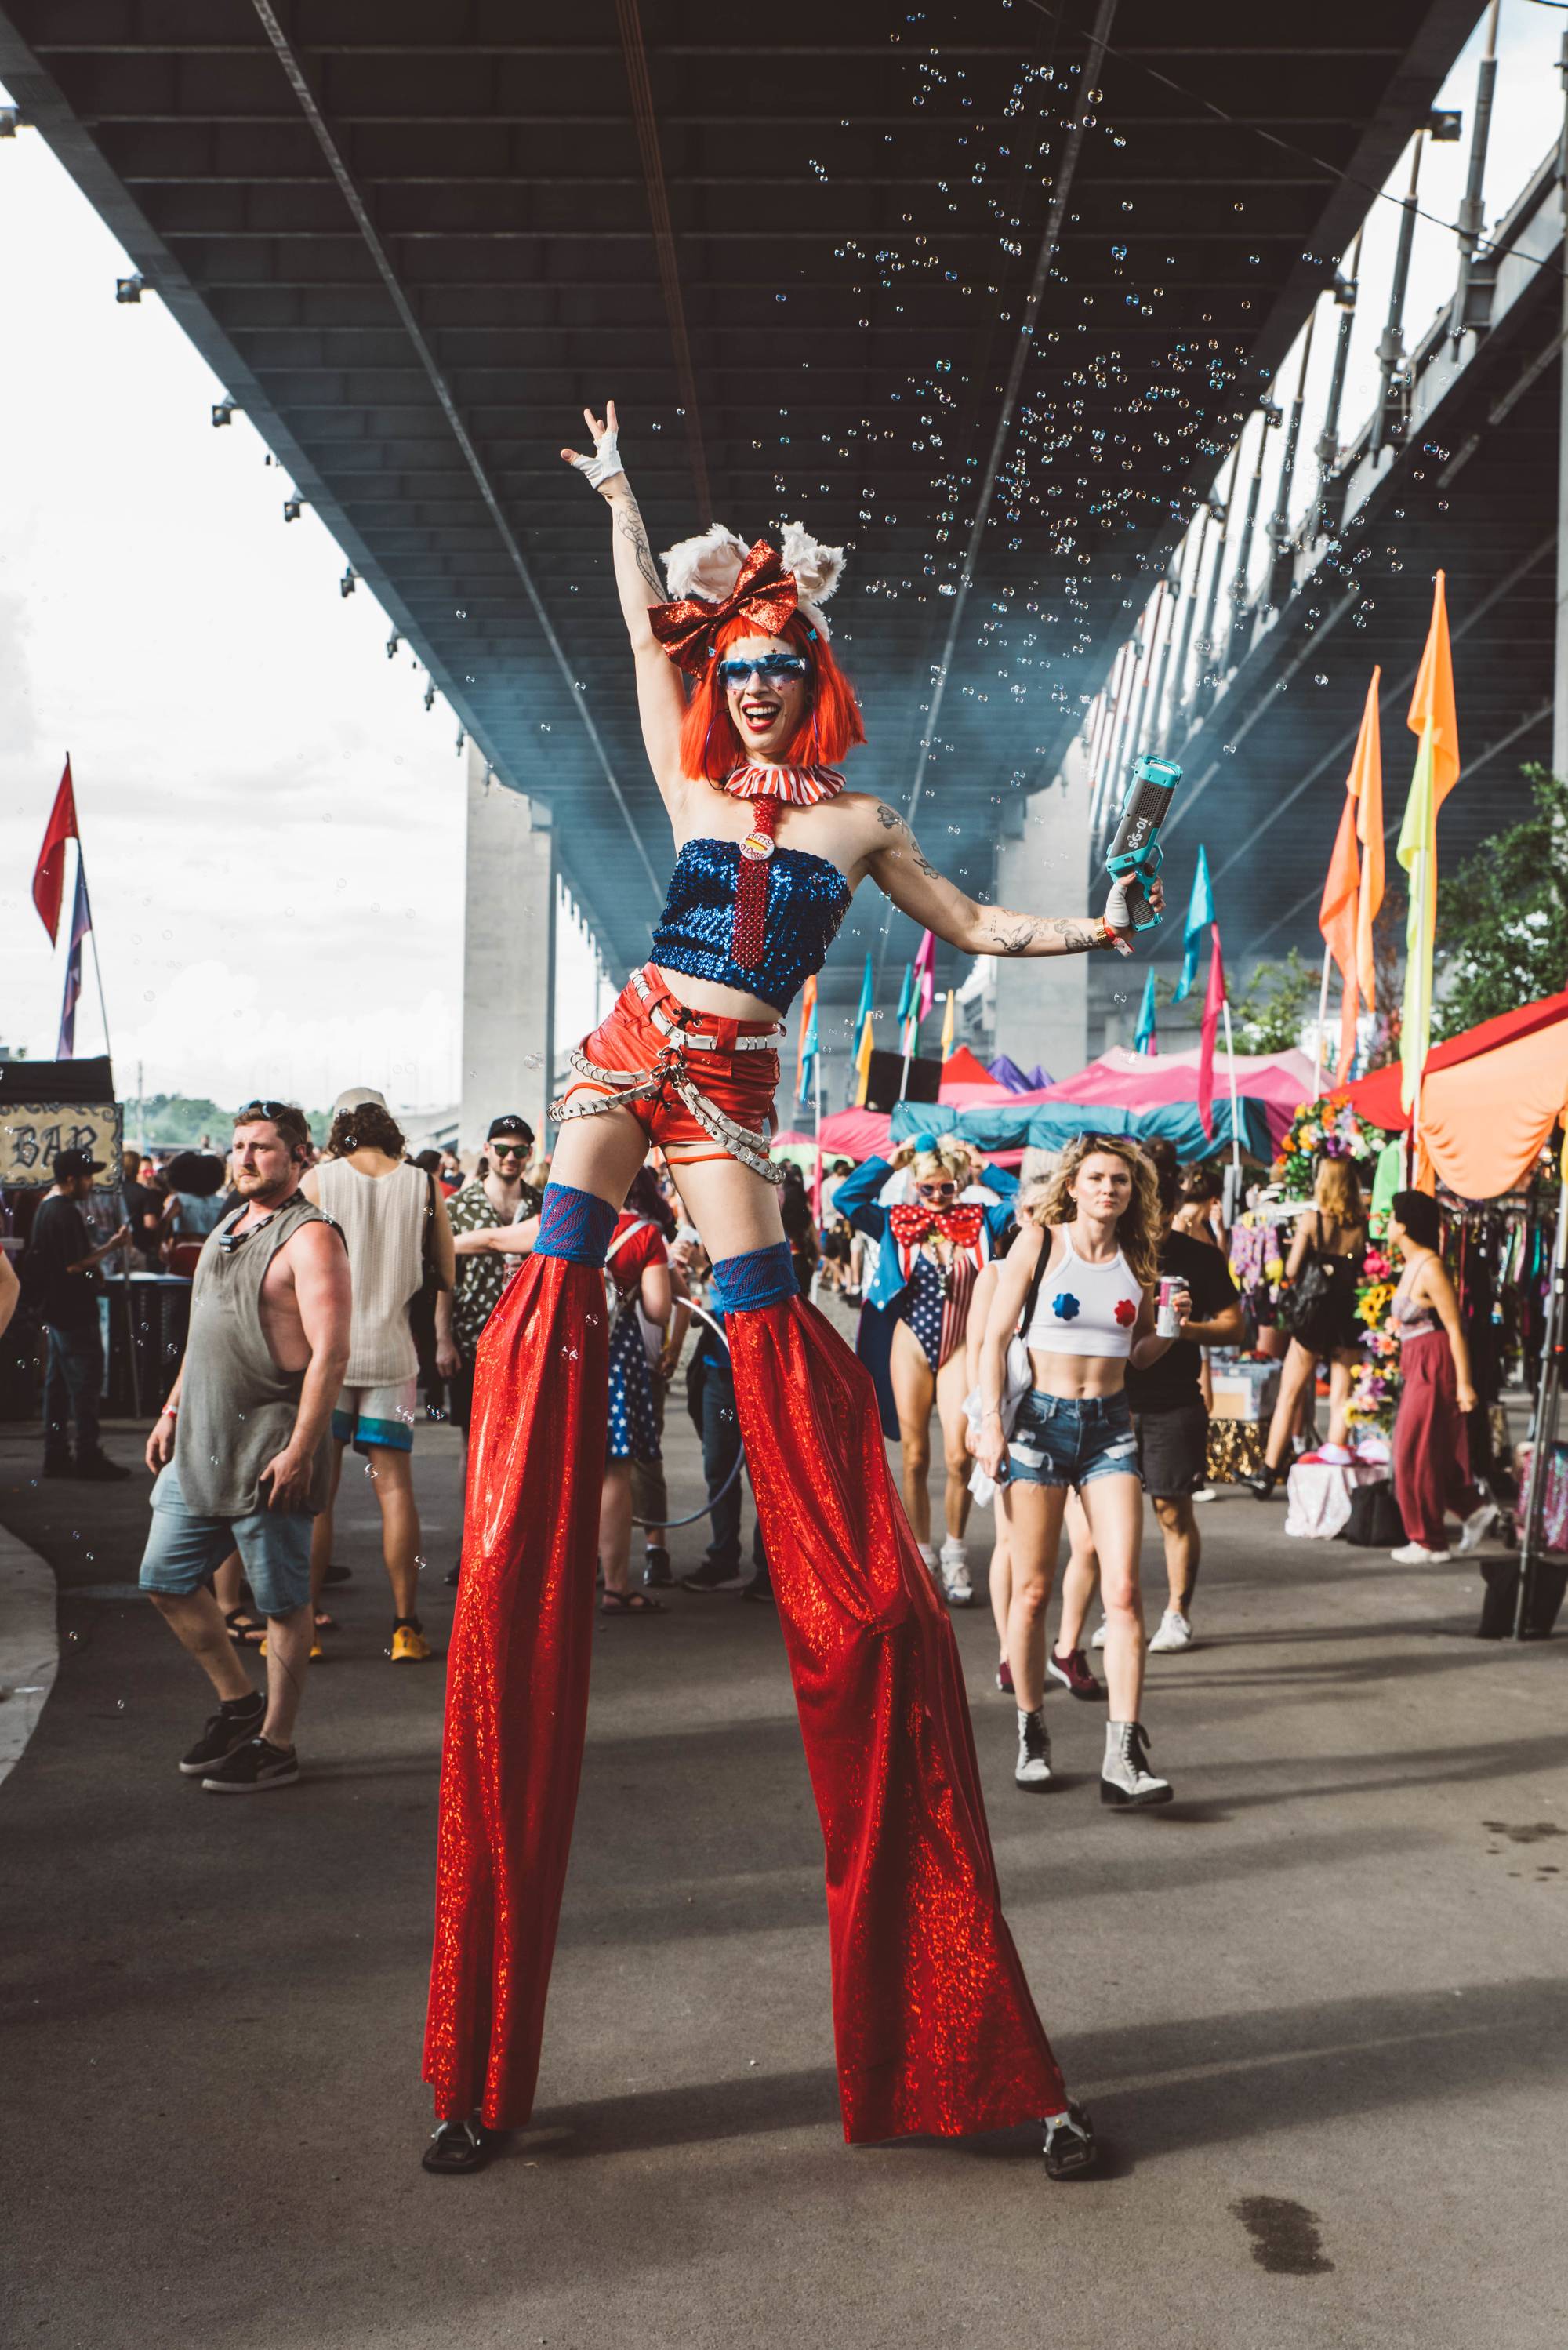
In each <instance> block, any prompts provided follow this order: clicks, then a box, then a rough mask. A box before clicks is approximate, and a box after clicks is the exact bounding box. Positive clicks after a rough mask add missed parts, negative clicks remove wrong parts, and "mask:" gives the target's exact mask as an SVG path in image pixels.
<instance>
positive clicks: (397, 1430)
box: [300, 1086, 458, 1665]
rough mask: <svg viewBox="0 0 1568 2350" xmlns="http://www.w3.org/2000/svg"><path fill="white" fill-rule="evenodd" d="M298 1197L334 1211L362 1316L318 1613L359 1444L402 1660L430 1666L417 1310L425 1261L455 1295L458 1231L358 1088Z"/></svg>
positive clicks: (314, 1562)
mask: <svg viewBox="0 0 1568 2350" xmlns="http://www.w3.org/2000/svg"><path fill="white" fill-rule="evenodd" d="M300 1190H301V1191H303V1193H304V1194H305V1196H306V1199H307V1200H313V1201H315V1202H316V1204H317V1207H318V1208H323V1209H325V1210H326V1211H327V1214H328V1215H329V1216H330V1217H331V1219H332V1221H333V1222H334V1223H335V1224H337V1226H338V1228H339V1229H340V1231H341V1232H342V1234H343V1237H344V1239H345V1240H346V1241H347V1243H348V1269H349V1273H350V1275H351V1277H352V1280H353V1284H354V1319H353V1324H352V1327H351V1330H350V1333H349V1342H348V1369H347V1371H346V1372H345V1373H344V1376H343V1385H342V1388H341V1389H340V1391H339V1393H338V1397H337V1409H336V1410H335V1411H334V1412H333V1414H332V1438H333V1461H332V1500H331V1501H329V1502H328V1503H327V1507H326V1509H325V1510H323V1512H322V1513H321V1515H320V1516H319V1517H318V1518H317V1521H316V1538H315V1542H314V1544H313V1547H312V1551H311V1578H312V1582H313V1584H314V1586H315V1597H316V1603H317V1607H319V1606H320V1602H321V1589H322V1585H323V1583H324V1581H325V1578H326V1575H327V1565H328V1563H329V1562H330V1560H331V1557H332V1503H333V1502H335V1501H336V1499H337V1482H338V1479H339V1478H340V1477H341V1476H342V1474H343V1455H344V1452H345V1451H346V1450H347V1449H348V1446H349V1445H352V1446H353V1448H354V1450H355V1451H356V1452H359V1453H363V1455H364V1457H365V1462H366V1467H367V1469H368V1471H369V1474H370V1476H371V1477H372V1478H373V1480H374V1482H375V1488H376V1500H377V1502H378V1503H379V1506H380V1512H381V1555H382V1557H383V1559H384V1560H385V1561H386V1566H387V1577H388V1580H389V1583H390V1584H391V1586H392V1639H391V1648H390V1650H389V1653H390V1656H391V1659H392V1662H393V1663H394V1664H396V1665H401V1664H421V1663H423V1662H425V1661H426V1660H427V1659H430V1658H431V1657H433V1656H434V1654H435V1650H434V1649H433V1648H431V1644H430V1642H429V1641H428V1640H427V1639H426V1638H425V1635H424V1627H423V1626H422V1625H421V1622H420V1614H419V1578H420V1545H421V1534H420V1513H419V1509H418V1506H417V1504H416V1503H415V1501H414V1480H413V1460H412V1454H413V1446H414V1409H415V1404H416V1400H417V1398H418V1392H419V1353H418V1350H417V1348H416V1347H415V1345H414V1334H413V1327H412V1325H411V1324H410V1320H409V1306H410V1302H411V1300H412V1299H413V1298H414V1296H415V1295H417V1294H418V1291H419V1289H420V1285H421V1282H422V1280H423V1277H424V1268H425V1263H426V1260H427V1258H428V1260H429V1262H430V1263H431V1264H432V1265H433V1267H434V1268H435V1273H436V1277H437V1279H438V1281H439V1282H440V1284H441V1287H442V1289H444V1290H448V1291H450V1290H451V1288H452V1274H453V1270H454V1267H455V1264H456V1259H455V1257H454V1256H453V1254H452V1225H451V1222H449V1220H448V1217H447V1212H446V1207H445V1204H444V1202H443V1201H441V1198H440V1197H439V1196H438V1193H437V1190H436V1183H435V1178H434V1177H433V1176H431V1175H427V1174H426V1172H425V1170H424V1169H423V1168H422V1167H415V1166H414V1165H413V1164H412V1163H411V1162H410V1160H409V1159H406V1158H405V1157H404V1143H403V1134H402V1128H400V1126H399V1124H398V1122H397V1120H396V1118H394V1117H393V1116H392V1114H391V1111H390V1110H389V1108H388V1107H387V1104H386V1100H385V1097H383V1096H382V1095H380V1094H379V1093H376V1092H374V1091H373V1090H372V1089H371V1088H370V1087H369V1086H355V1087H350V1088H349V1090H348V1092H347V1093H341V1094H339V1095H338V1097H337V1100H336V1101H335V1102H334V1104H333V1106H332V1130H331V1132H330V1134H329V1135H328V1136H327V1155H326V1157H325V1158H324V1159H322V1160H321V1162H320V1164H319V1165H318V1166H316V1167H313V1168H312V1169H311V1170H310V1172H309V1174H308V1175H307V1176H306V1179H305V1180H304V1182H303V1183H302V1184H301V1185H300ZM436 1359H437V1368H438V1369H439V1370H440V1372H441V1377H442V1378H453V1377H454V1376H455V1375H456V1372H457V1368H458V1357H457V1349H456V1348H455V1347H454V1346H453V1345H452V1340H451V1338H450V1336H442V1338H441V1341H440V1342H439V1345H438V1347H437V1358H436Z"/></svg>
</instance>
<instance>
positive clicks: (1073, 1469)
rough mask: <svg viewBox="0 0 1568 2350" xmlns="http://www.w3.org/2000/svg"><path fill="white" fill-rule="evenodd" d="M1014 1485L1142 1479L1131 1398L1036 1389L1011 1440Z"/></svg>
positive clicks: (1024, 1405) (1020, 1409)
mask: <svg viewBox="0 0 1568 2350" xmlns="http://www.w3.org/2000/svg"><path fill="white" fill-rule="evenodd" d="M1007 1457H1008V1461H1009V1465H1010V1470H1011V1473H1012V1480H1013V1482H1014V1483H1015V1484H1020V1485H1078V1486H1083V1485H1087V1484H1090V1483H1091V1482H1093V1481H1094V1479H1095V1478H1096V1477H1136V1476H1137V1473H1138V1469H1137V1438H1136V1437H1135V1436H1134V1434H1133V1424H1132V1411H1131V1409H1130V1407H1129V1405H1128V1403H1127V1397H1126V1396H1125V1395H1110V1396H1054V1395H1044V1394H1043V1393H1042V1391H1041V1390H1040V1388H1031V1389H1030V1391H1029V1393H1028V1394H1027V1395H1026V1396H1025V1397H1024V1399H1023V1402H1022V1403H1021V1404H1020V1405H1019V1407H1018V1418H1017V1419H1015V1420H1014V1421H1013V1423H1012V1435H1011V1436H1010V1437H1009V1438H1008V1440H1007Z"/></svg>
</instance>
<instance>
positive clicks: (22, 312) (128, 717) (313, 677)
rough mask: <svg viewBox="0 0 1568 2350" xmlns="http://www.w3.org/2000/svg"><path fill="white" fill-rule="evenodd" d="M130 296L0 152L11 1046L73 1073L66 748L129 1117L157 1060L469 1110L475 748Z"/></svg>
mask: <svg viewBox="0 0 1568 2350" xmlns="http://www.w3.org/2000/svg"><path fill="white" fill-rule="evenodd" d="M128 270H129V265H128V263H127V262H126V260H125V258H124V256H123V255H122V254H121V253H120V252H119V247H118V245H117V244H116V242H115V240H114V238H113V237H112V236H111V235H110V234H109V232H108V231H107V230H106V229H105V228H104V226H103V224H102V223H101V222H100V221H99V218H98V216H97V214H96V213H94V212H93V211H92V209H91V207H90V206H89V205H88V203H87V202H86V200H85V199H84V198H83V197H82V196H80V195H79V194H78V192H77V190H76V188H75V186H74V185H73V183H72V182H71V181H70V180H69V179H68V178H67V175H66V173H65V172H64V171H63V170H62V169H61V168H60V166H59V165H58V164H57V162H56V161H55V160H54V158H53V157H52V156H51V154H50V153H49V151H48V149H47V147H46V146H45V144H44V142H43V140H41V139H40V138H39V137H38V136H37V134H36V132H32V131H23V132H21V133H19V134H18V136H17V137H16V139H15V140H5V141H3V142H0V315H3V316H4V317H5V348H6V359H5V365H4V366H3V367H0V448H4V450H5V527H4V530H3V531H0V1038H3V1039H4V1040H5V1042H6V1043H8V1044H11V1045H26V1048H27V1051H28V1052H29V1054H30V1055H35V1056H41V1057H45V1058H47V1057H50V1056H51V1055H53V1052H54V1048H55V1039H56V1035H57V1028H58V1021H59V1003H60V978H61V974H60V959H59V956H58V955H51V951H50V948H49V943H48V940H47V935H46V933H45V931H44V929H43V925H42V924H41V923H40V922H39V920H38V918H37V915H36V912H35V910H34V908H33V904H32V899H31V885H32V875H33V868H34V864H35V862H36V857H37V851H38V847H39V843H40V841H41V840H42V837H43V832H44V827H45V823H46V820H47V816H48V811H49V807H50V806H51V803H52V801H53V798H54V794H55V787H56V785H57V783H58V781H59V774H60V768H61V765H62V763H63V760H64V755H65V753H66V750H67V747H68V748H69V751H70V754H71V760H72V765H73V768H74V771H75V775H76V791H77V806H78V813H79V816H80V818H81V825H82V830H83V833H84V835H85V841H86V857H87V870H88V888H89V889H90V892H91V897H92V906H93V914H94V918H95V920H96V922H97V925H98V942H99V955H100V956H101V958H102V963H103V976H104V985H105V988H106V990H107V993H108V997H109V1022H110V1032H111V1038H112V1043H113V1046H114V1056H115V1074H116V1078H117V1081H118V1085H119V1091H120V1094H121V1096H122V1097H130V1096H131V1095H132V1094H133V1093H134V1091H135V1088H136V1065H137V1063H138V1061H139V1060H140V1062H141V1063H142V1066H143V1068H144V1073H145V1084H146V1088H147V1090H148V1091H149V1092H159V1091H181V1092H187V1093H197V1094H211V1095H213V1097H214V1098H216V1099H217V1100H219V1101H227V1102H232V1101H234V1100H236V1099H239V1098H241V1097H244V1095H246V1094H249V1093H268V1094H278V1095H282V1096H289V1097H296V1098H302V1099H303V1100H305V1101H306V1102H307V1103H309V1104H312V1105H319V1104H322V1103H325V1102H327V1101H330V1100H331V1098H332V1097H333V1095H334V1094H335V1093H336V1092H337V1090H338V1089H339V1088H340V1087H343V1086H346V1085H351V1084H370V1085H376V1086H379V1087H382V1088H383V1089H384V1090H385V1091H386V1092H387V1093H388V1095H389V1097H390V1098H392V1099H393V1100H394V1101H398V1102H401V1103H416V1102H426V1103H429V1102H431V1101H436V1100H451V1099H452V1098H453V1097H454V1094H455V1087H456V1078H457V1067H458V1052H459V1016H460V1012H461V997H462V848H463V822H462V819H463V762H462V759H461V758H459V757H458V756H457V755H456V754H455V751H454V747H453V746H454V743H455V741H456V735H457V721H456V719H455V718H454V717H453V716H452V712H450V710H449V709H448V708H447V705H446V703H445V702H443V701H442V700H441V698H440V697H439V696H438V698H437V701H436V703H435V707H434V709H433V710H432V711H431V712H429V713H428V714H427V712H425V710H424V708H423V702H422V697H423V692H424V686H425V677H424V672H423V671H421V670H417V669H415V668H412V667H410V657H409V654H408V652H407V650H404V651H403V652H402V653H401V654H400V656H399V657H398V659H397V660H392V661H389V660H387V659H386V657H385V654H384V652H383V650H382V648H383V646H384V644H385V641H386V639H387V636H388V634H389V624H388V622H387V620H386V618H385V616H384V615H383V614H382V613H381V611H380V608H379V606H378V605H377V603H376V602H375V600H374V598H372V597H371V595H370V594H369V591H368V590H367V588H366V587H364V585H363V583H361V584H360V586H359V587H358V589H357V590H356V592H355V594H354V595H353V596H351V597H349V598H340V597H339V595H338V592H337V581H338V577H339V576H340V574H341V573H342V570H343V567H344V558H343V556H342V555H341V553H340V552H339V550H338V549H337V546H335V545H334V543H333V541H332V540H331V538H330V537H329V536H328V535H327V532H326V530H325V529H324V528H323V527H322V525H320V524H319V523H318V522H317V521H316V520H315V519H314V518H313V517H312V516H311V515H310V513H309V511H308V509H307V510H306V514H305V515H303V516H302V517H301V519H300V520H299V521H298V522H296V523H292V524H288V525H286V524H285V523H284V520H283V500H284V497H285V495H286V493H287V491H288V490H289V489H290V488H291V487H292V484H291V483H290V482H289V479H288V477H287V475H286V473H283V472H281V471H280V470H279V469H278V468H277V467H276V466H275V465H273V466H269V465H267V464H266V463H265V449H264V446H263V444H262V442H261V441H260V440H259V438H258V436H257V435H256V433H255V432H254V430H253V429H252V428H251V426H250V425H248V424H247V423H246V422H245V421H244V419H243V418H241V417H238V416H236V417H235V419H234V422H233V424H232V425H230V426H229V427H228V428H227V429H226V430H223V431H214V430H213V427H212V425H211V423H210V421H209V411H210V409H211V405H212V402H213V400H215V399H217V398H219V397H221V395H222V393H223V389H224V387H223V385H221V384H219V383H218V382H217V381H216V380H214V379H213V376H212V375H211V373H210V372H209V370H208V369H207V367H206V365H205V363H204V362H203V361H202V359H200V358H199V357H198V356H197V354H196V352H195V351H194V350H193V349H192V347H191V345H190V344H189V343H188V342H187V341H186V339H185V338H184V336H183V335H182V333H181V331H180V329H179V328H178V327H177V326H176V325H175V324H174V322H173V320H172V319H171V317H169V315H168V313H167V312H166V311H165V310H164V308H163V307H162V305H161V303H160V302H159V301H158V300H157V298H156V297H155V296H143V298H142V300H141V302H140V304H139V305H136V306H130V305H119V304H117V303H116V301H115V298H114V281H115V279H116V277H117V276H123V275H126V274H127V273H128ZM66 902H67V910H68V907H69V896H68V890H67V901H66ZM61 929H62V941H63V937H64V931H65V929H66V923H65V922H62V925H61ZM100 1036H101V1031H100V1028H99V1017H98V1002H97V995H96V991H95V990H94V988H93V986H92V983H91V976H90V971H89V973H88V985H87V989H86V993H85V997H84V1004H83V1007H82V1011H81V1012H80V1013H79V1014H78V1032H77V1046H78V1052H82V1053H85V1052H92V1051H96V1050H98V1049H99V1043H100Z"/></svg>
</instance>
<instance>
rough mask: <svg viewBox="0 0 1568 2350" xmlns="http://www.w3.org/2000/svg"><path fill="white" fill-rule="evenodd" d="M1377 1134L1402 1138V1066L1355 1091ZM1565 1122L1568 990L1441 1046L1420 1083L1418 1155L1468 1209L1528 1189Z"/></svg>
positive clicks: (1378, 1072) (1377, 1073)
mask: <svg viewBox="0 0 1568 2350" xmlns="http://www.w3.org/2000/svg"><path fill="white" fill-rule="evenodd" d="M1349 1094H1350V1100H1351V1105H1352V1107H1354V1108H1355V1110H1357V1111H1358V1112H1359V1114H1360V1115H1361V1116H1362V1117H1363V1118H1366V1120H1367V1121H1368V1123H1369V1124H1371V1125H1373V1126H1381V1127H1383V1128H1386V1130H1387V1131H1388V1132H1390V1133H1395V1134H1398V1133H1404V1132H1405V1131H1406V1130H1407V1128H1408V1127H1409V1124H1410V1114H1409V1112H1408V1111H1407V1110H1405V1109H1402V1108H1401V1107H1400V1106H1399V1064H1398V1063H1397V1062H1395V1063H1394V1064H1393V1066H1391V1067H1389V1068H1386V1069H1375V1070H1374V1071H1373V1072H1372V1074H1371V1076H1366V1077H1362V1078H1360V1079H1359V1080H1358V1082H1357V1083H1356V1084H1355V1085H1353V1086H1352V1087H1350V1088H1349ZM1564 1117H1568V989H1564V990H1563V993H1562V994H1560V995H1547V996H1543V997H1542V999H1541V1001H1540V1002H1539V1003H1526V1004H1523V1005H1521V1008H1520V1010H1519V1011H1517V1012H1505V1013H1503V1014H1501V1016H1500V1017H1499V1018H1498V1019H1496V1020H1483V1021H1482V1022H1481V1024H1480V1026H1479V1027H1478V1028H1468V1029H1466V1031H1465V1033H1464V1035H1462V1036H1454V1037H1450V1039H1449V1042H1448V1043H1447V1044H1446V1045H1435V1046H1434V1047H1433V1049H1432V1051H1431V1053H1430V1054H1429V1055H1428V1059H1427V1066H1426V1070H1425V1072H1424V1074H1423V1076H1422V1079H1421V1128H1420V1134H1419V1138H1418V1142H1419V1150H1420V1156H1421V1159H1422V1160H1423V1161H1425V1162H1426V1163H1427V1164H1428V1165H1429V1167H1430V1168H1431V1170H1432V1172H1433V1173H1434V1174H1436V1175H1438V1177H1440V1178H1441V1180H1442V1181H1443V1182H1444V1183H1446V1184H1447V1186H1448V1188H1449V1191H1452V1192H1454V1193H1455V1194H1456V1195H1457V1197H1458V1198H1459V1199H1461V1200H1495V1199H1496V1198H1497V1197H1498V1196H1499V1195H1500V1193H1501V1192H1504V1191H1512V1190H1514V1189H1515V1187H1516V1186H1517V1185H1519V1184H1520V1183H1522V1182H1523V1181H1524V1180H1525V1178H1526V1177H1527V1176H1528V1174H1529V1172H1530V1170H1531V1169H1532V1167H1533V1166H1534V1164H1535V1161H1536V1159H1537V1158H1538V1157H1539V1156H1540V1153H1541V1149H1542V1145H1543V1144H1544V1143H1545V1142H1546V1141H1547V1139H1548V1138H1549V1137H1550V1135H1551V1132H1552V1128H1553V1126H1555V1125H1556V1123H1557V1122H1558V1120H1559V1119H1560V1118H1564Z"/></svg>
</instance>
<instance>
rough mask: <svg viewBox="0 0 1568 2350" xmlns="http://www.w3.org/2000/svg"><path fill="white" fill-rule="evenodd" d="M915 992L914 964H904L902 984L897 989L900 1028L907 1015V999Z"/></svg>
mask: <svg viewBox="0 0 1568 2350" xmlns="http://www.w3.org/2000/svg"><path fill="white" fill-rule="evenodd" d="M914 993H915V966H914V964H913V963H912V962H907V963H906V964H905V965H904V984H903V985H902V987H900V989H899V990H898V1025H899V1027H900V1028H901V1027H902V1026H903V1024H904V1023H905V1021H906V1020H907V1019H908V1018H909V1000H910V998H911V997H912V996H913V994H914Z"/></svg>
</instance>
